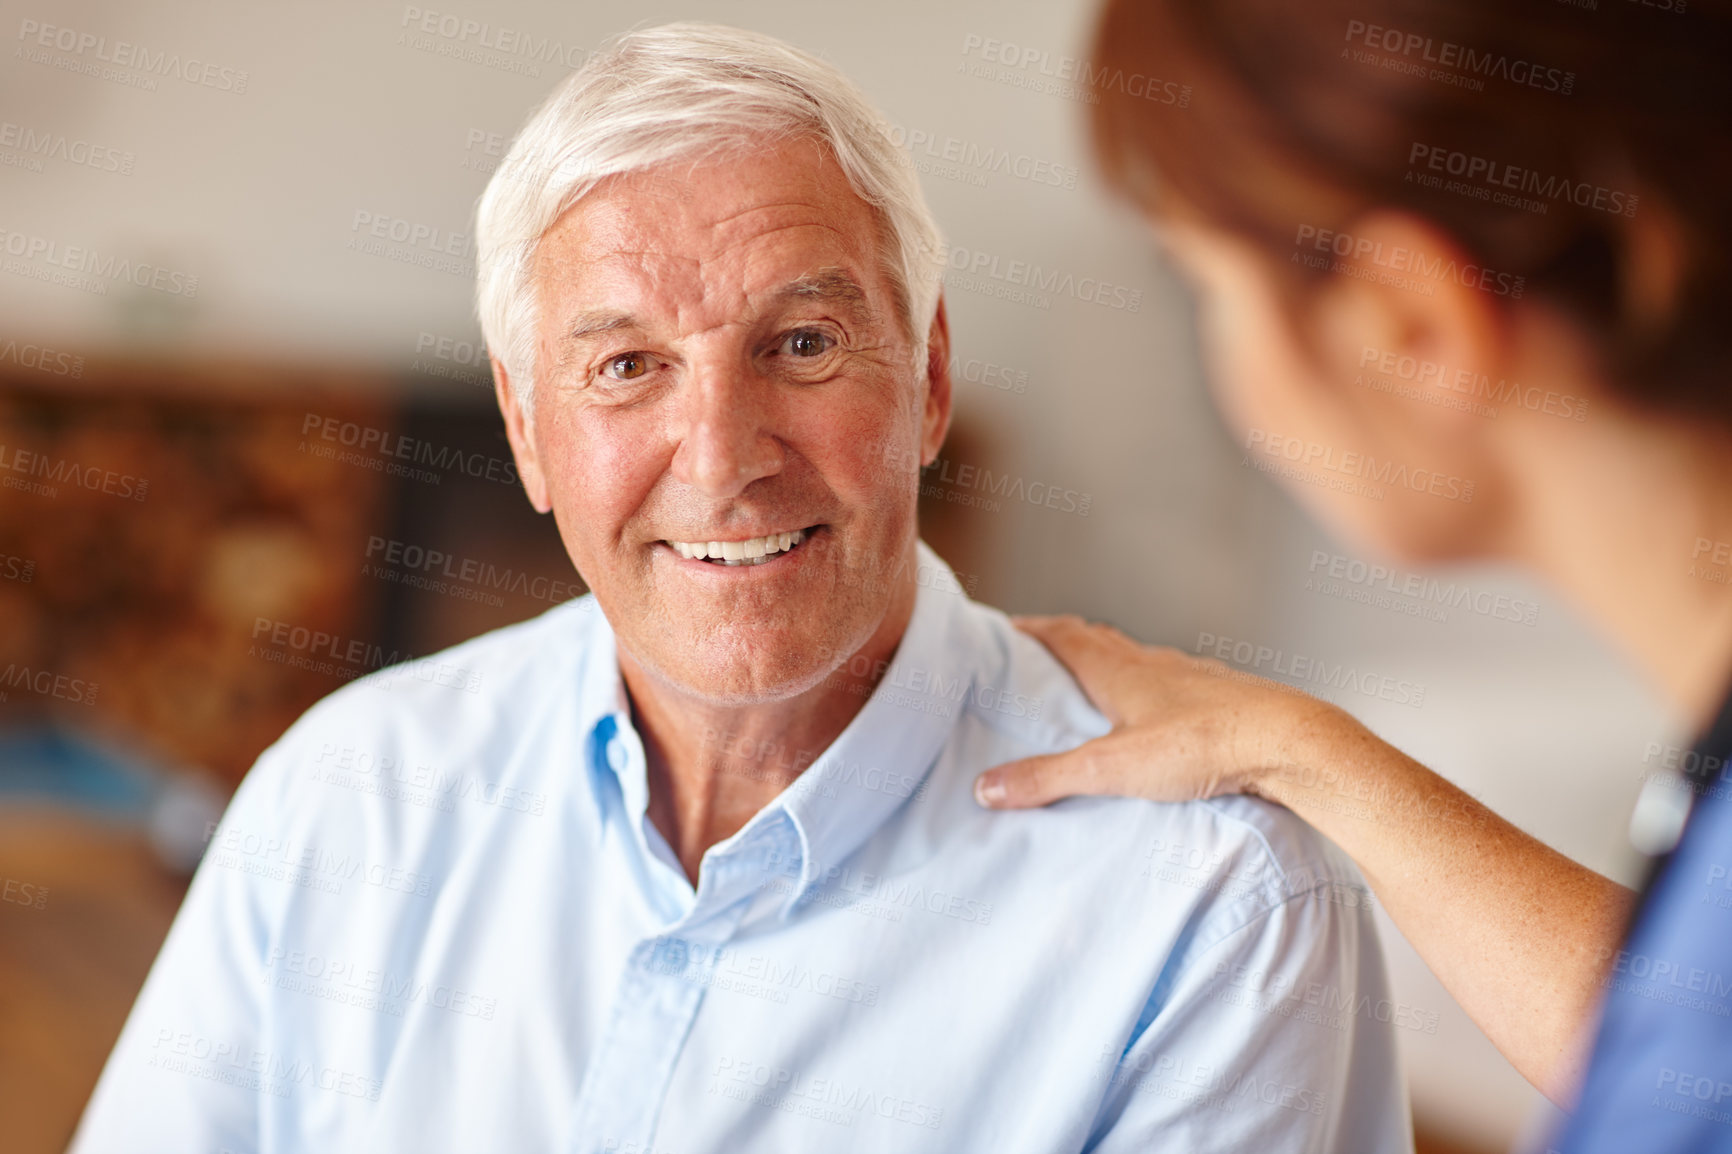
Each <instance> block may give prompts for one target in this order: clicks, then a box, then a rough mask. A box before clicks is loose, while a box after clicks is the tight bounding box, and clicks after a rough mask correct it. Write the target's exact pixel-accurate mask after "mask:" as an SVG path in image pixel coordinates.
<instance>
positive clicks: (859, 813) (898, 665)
mask: <svg viewBox="0 0 1732 1154" xmlns="http://www.w3.org/2000/svg"><path fill="white" fill-rule="evenodd" d="M916 555H917V558H918V568H917V570H916V577H917V588H916V593H915V599H914V612H913V614H912V615H911V616H910V618H909V621H908V627H907V629H906V630H905V631H904V632H903V635H902V640H901V642H900V643H899V644H898V645H897V647H896V654H895V656H894V657H893V658H892V659H891V661H890V664H889V666H888V667H887V668H886V669H885V671H884V675H883V677H882V678H881V679H880V681H879V683H878V686H877V688H876V689H875V690H874V692H873V694H872V696H871V697H870V698H868V699H867V701H866V704H865V705H864V706H863V707H862V708H861V710H860V712H859V713H857V714H855V716H854V719H853V720H852V721H851V722H849V724H848V726H847V728H845V729H844V730H843V731H842V733H841V734H840V735H839V736H838V737H837V738H836V740H835V741H833V742H831V743H830V745H829V746H828V747H827V748H826V749H825V750H824V752H823V753H822V754H820V755H819V756H818V757H817V759H816V760H814V761H813V763H812V764H811V765H810V766H808V767H807V768H806V770H805V772H804V773H802V774H801V775H800V777H799V778H798V779H797V780H796V781H795V782H794V783H793V784H792V785H790V786H789V787H788V788H787V789H785V790H783V791H782V793H781V794H780V795H778V796H777V797H776V798H775V799H774V800H773V801H771V802H770V803H769V804H768V805H766V806H765V807H764V809H763V810H761V811H759V812H758V813H757V814H755V815H754V816H753V817H752V819H751V820H750V821H748V822H747V823H746V825H745V826H744V827H743V828H741V829H740V830H739V832H737V833H735V834H734V835H733V836H732V837H730V838H728V839H727V840H726V841H723V842H721V843H719V845H718V846H717V847H715V848H714V849H712V851H711V859H712V861H713V860H715V859H717V858H720V857H724V856H726V855H728V854H730V853H732V852H740V853H746V852H753V851H756V852H762V851H763V850H764V849H765V847H766V846H773V843H774V841H775V840H776V839H773V838H769V837H766V836H765V834H766V833H767V832H768V831H769V830H770V829H771V828H773V827H774V826H775V825H777V824H779V823H781V822H784V821H786V822H788V823H789V824H791V825H792V828H793V833H794V837H795V840H796V842H797V847H798V853H799V861H798V862H797V863H795V862H793V861H791V860H789V859H788V857H787V856H786V855H783V856H781V857H779V858H777V859H775V860H776V862H777V865H776V866H775V867H773V868H774V870H775V872H781V873H787V874H790V875H791V874H792V873H793V871H794V866H795V865H796V864H797V865H798V870H799V872H798V881H797V883H796V884H795V885H794V886H793V888H792V891H791V892H790V894H789V897H788V901H787V903H786V904H785V905H784V906H783V913H784V915H786V914H787V913H789V912H791V911H792V910H793V909H794V908H795V906H796V905H798V903H799V902H800V901H801V900H802V899H803V898H805V897H806V896H807V895H808V894H810V893H812V892H813V891H815V890H817V889H818V888H820V887H821V886H822V885H823V884H824V883H825V882H826V881H828V880H829V879H830V878H831V877H834V876H835V872H836V871H837V870H838V869H839V867H840V866H841V864H842V862H843V861H844V860H845V859H846V858H847V857H848V856H849V855H850V854H852V853H853V852H854V851H855V850H856V849H858V848H859V847H860V845H861V843H862V842H864V841H865V840H866V839H867V838H868V837H870V836H872V834H873V833H875V832H877V830H878V829H879V827H881V826H882V825H883V824H884V823H885V821H887V820H888V819H889V818H890V816H891V815H892V814H893V813H895V812H896V811H897V810H898V809H900V808H901V807H902V805H904V804H905V803H907V802H908V801H909V800H910V799H911V798H914V797H918V796H920V795H922V794H923V793H924V792H925V789H926V778H927V775H928V773H929V772H930V771H931V769H932V766H933V765H934V763H935V762H936V761H937V759H938V755H939V753H940V752H941V751H942V750H943V748H944V746H945V744H946V743H947V742H948V741H949V738H950V733H951V731H952V729H953V728H954V727H955V724H956V717H957V714H958V713H959V712H960V711H961V710H962V709H963V708H965V707H966V705H967V702H968V699H969V696H970V694H971V693H972V690H973V666H974V662H973V661H972V659H971V658H972V654H971V653H970V652H969V647H968V646H967V645H966V644H965V643H964V638H963V637H962V636H961V633H962V631H963V620H962V616H961V614H962V608H963V606H964V605H965V604H966V600H967V599H966V595H965V594H964V593H963V591H962V588H961V586H960V584H959V583H958V582H957V580H956V577H955V575H954V574H953V573H952V572H951V570H950V567H949V566H947V565H946V564H945V563H944V562H943V561H942V560H940V559H939V557H938V555H937V554H936V553H934V552H932V550H931V549H929V548H928V547H927V546H926V543H925V542H920V543H918V546H917V554H916ZM580 701H581V703H582V704H581V716H580V721H581V724H582V725H583V727H584V728H583V731H582V732H585V733H586V734H587V735H588V751H589V754H590V756H589V763H590V767H591V770H592V775H593V781H594V784H595V786H596V788H597V798H596V800H597V813H598V815H599V816H600V819H601V820H602V821H603V822H605V821H606V819H607V812H608V809H609V806H608V805H607V802H606V794H610V793H612V792H613V790H614V789H617V790H618V791H619V793H618V796H619V798H620V800H621V801H622V802H623V803H624V815H625V816H626V817H627V819H628V822H629V823H630V824H631V825H633V826H638V825H641V823H642V819H643V815H644V814H645V812H646V811H647V809H648V806H649V785H648V777H647V768H646V765H645V761H644V754H643V746H642V743H641V742H640V740H639V738H638V735H637V733H636V731H635V729H634V728H633V727H632V724H631V709H630V704H629V702H628V700H627V697H626V692H625V683H624V679H623V678H622V677H621V675H620V671H619V653H618V648H617V642H616V641H615V638H614V634H613V630H612V628H611V626H609V625H608V624H607V622H606V618H605V617H603V618H602V619H601V620H600V621H598V622H597V628H596V629H595V631H594V632H593V634H592V641H591V644H590V645H589V646H587V647H586V653H585V661H584V670H583V674H582V683H581V691H580ZM790 848H792V847H790ZM776 852H777V853H778V854H780V853H781V851H780V850H777V851H776Z"/></svg>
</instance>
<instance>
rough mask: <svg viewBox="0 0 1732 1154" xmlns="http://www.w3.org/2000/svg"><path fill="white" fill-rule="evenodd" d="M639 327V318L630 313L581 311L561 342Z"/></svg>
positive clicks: (568, 342)
mask: <svg viewBox="0 0 1732 1154" xmlns="http://www.w3.org/2000/svg"><path fill="white" fill-rule="evenodd" d="M637 327H638V322H637V318H636V317H634V316H632V315H631V314H630V313H579V314H578V315H577V316H576V317H575V318H574V319H573V320H572V322H571V324H570V326H569V327H567V328H566V330H565V335H564V336H563V337H562V338H560V339H561V343H564V344H571V343H574V342H576V341H581V340H587V339H588V338H590V337H593V336H596V335H598V334H600V333H611V332H617V331H618V330H620V329H633V328H637Z"/></svg>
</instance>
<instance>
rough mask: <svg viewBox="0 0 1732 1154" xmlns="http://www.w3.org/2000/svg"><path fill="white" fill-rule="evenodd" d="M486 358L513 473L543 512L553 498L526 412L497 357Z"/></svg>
mask: <svg viewBox="0 0 1732 1154" xmlns="http://www.w3.org/2000/svg"><path fill="white" fill-rule="evenodd" d="M487 359H488V360H489V361H491V362H492V364H493V396H494V399H495V400H497V401H498V402H499V411H500V413H501V414H503V415H504V417H505V436H506V438H507V439H508V440H509V441H510V442H511V455H512V456H513V457H515V458H517V475H518V476H519V477H520V478H522V479H523V489H524V491H525V492H526V493H528V494H529V503H530V504H531V505H533V506H535V511H536V512H537V513H546V512H548V511H549V510H551V509H552V508H553V501H552V500H551V499H549V497H548V495H547V478H546V477H545V476H544V475H543V474H542V472H541V460H540V458H539V457H538V456H537V455H536V452H535V436H534V430H533V429H532V427H531V422H530V420H529V414H528V413H526V412H525V411H524V409H523V406H522V405H521V404H519V403H518V400H517V391H516V390H515V389H513V388H512V387H511V378H510V376H509V375H508V374H507V373H506V371H505V366H504V365H503V364H502V363H500V360H499V358H498V357H496V356H493V355H492V354H491V353H489V354H488V357H487Z"/></svg>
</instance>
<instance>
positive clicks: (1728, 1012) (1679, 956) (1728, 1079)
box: [1547, 787, 1732, 1154]
mask: <svg viewBox="0 0 1732 1154" xmlns="http://www.w3.org/2000/svg"><path fill="white" fill-rule="evenodd" d="M1728 959H1732V796H1729V795H1728V794H1727V793H1726V791H1725V790H1724V789H1723V788H1720V787H1716V788H1715V789H1713V790H1711V791H1707V792H1705V793H1704V795H1703V797H1701V798H1700V799H1698V801H1697V802H1696V806H1695V812H1693V813H1692V814H1691V816H1690V821H1689V825H1688V826H1687V827H1686V830H1685V834H1684V839H1683V841H1682V842H1681V843H1680V844H1679V846H1678V848H1677V850H1676V852H1675V853H1674V854H1673V856H1672V860H1671V862H1670V863H1669V864H1668V865H1667V867H1666V869H1665V870H1664V872H1663V873H1661V874H1660V876H1659V877H1658V878H1657V879H1656V881H1655V883H1654V886H1653V889H1652V891H1651V892H1650V893H1649V894H1648V897H1647V901H1646V902H1645V904H1644V905H1643V907H1642V911H1641V915H1640V916H1639V917H1638V919H1637V921H1636V924H1635V927H1634V932H1633V934H1632V936H1631V939H1630V941H1629V943H1628V944H1627V945H1626V947H1625V948H1624V949H1622V950H1619V951H1618V953H1617V954H1616V955H1615V956H1614V957H1613V958H1612V959H1611V964H1610V970H1611V972H1610V973H1609V974H1608V975H1607V976H1606V978H1605V981H1604V988H1605V1004H1604V1006H1603V1008H1602V1010H1601V1019H1600V1027H1599V1033H1598V1037H1597V1038H1596V1040H1595V1044H1594V1051H1593V1056H1592V1058H1591V1059H1590V1060H1589V1065H1588V1072H1587V1077H1586V1080H1585V1082H1584V1083H1583V1087H1582V1091H1581V1093H1580V1095H1579V1100H1578V1102H1577V1105H1576V1109H1575V1111H1574V1114H1573V1116H1572V1117H1571V1118H1570V1119H1569V1120H1568V1123H1567V1125H1566V1126H1565V1128H1564V1131H1563V1133H1561V1134H1560V1135H1558V1136H1557V1137H1556V1138H1555V1139H1554V1140H1553V1141H1552V1142H1551V1143H1549V1144H1548V1146H1547V1149H1548V1150H1559V1151H1563V1152H1564V1154H1623V1152H1624V1151H1629V1150H1642V1151H1649V1152H1652V1154H1685V1152H1698V1151H1710V1150H1716V1151H1725V1150H1732V964H1729V962H1728Z"/></svg>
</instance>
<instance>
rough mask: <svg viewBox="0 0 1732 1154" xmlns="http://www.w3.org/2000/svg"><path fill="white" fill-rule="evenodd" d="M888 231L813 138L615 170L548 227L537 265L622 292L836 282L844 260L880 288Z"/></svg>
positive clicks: (864, 286) (749, 289) (856, 278)
mask: <svg viewBox="0 0 1732 1154" xmlns="http://www.w3.org/2000/svg"><path fill="white" fill-rule="evenodd" d="M881 241H882V237H881V233H880V225H879V221H878V217H877V214H876V213H874V212H873V210H872V209H871V207H870V206H869V205H867V204H866V202H865V201H863V200H862V199H860V197H859V195H858V194H856V193H855V192H854V190H853V188H852V186H851V185H849V184H848V182H847V180H846V178H845V177H844V176H843V175H842V173H841V170H840V168H839V167H838V166H837V165H836V164H835V162H834V161H833V160H829V159H828V157H827V155H826V154H823V153H822V152H820V151H819V150H817V149H814V148H810V147H808V148H804V149H796V150H784V151H779V152H776V153H773V154H768V155H765V154H754V155H752V156H748V157H741V158H736V159H733V160H727V159H723V160H719V161H709V162H704V163H701V164H693V163H687V164H683V165H664V166H661V167H660V168H656V169H650V170H646V171H642V172H635V173H630V174H625V175H622V176H616V177H610V178H608V179H607V180H606V181H604V182H602V183H601V184H600V185H598V186H597V187H596V188H595V189H594V190H592V191H591V192H590V194H589V195H587V196H585V197H584V198H583V200H581V201H579V202H578V203H577V204H576V205H573V206H572V208H571V209H570V210H568V211H567V212H566V213H565V215H564V216H562V217H561V218H560V220H559V221H558V222H556V223H555V225H554V227H553V228H552V229H550V230H549V231H548V233H547V235H546V236H545V237H544V238H543V241H542V244H541V245H540V246H539V248H538V252H537V270H536V271H537V275H538V277H546V278H551V279H554V280H556V281H559V282H563V283H565V284H566V285H568V286H572V287H575V285H576V284H578V283H581V284H583V285H584V286H585V288H591V289H599V290H608V291H614V292H621V291H639V292H641V291H646V290H647V291H652V292H653V291H687V292H693V291H696V292H711V293H714V292H732V293H741V292H743V293H747V294H762V293H774V292H779V291H780V290H782V289H783V288H784V287H785V286H787V285H789V284H791V283H793V282H796V281H801V280H805V281H809V282H811V286H812V287H813V288H814V289H816V288H818V287H824V288H829V289H834V288H836V287H838V284H837V278H836V276H835V273H836V272H837V271H838V270H840V271H841V272H843V273H846V274H848V276H849V277H850V278H851V279H852V281H853V282H854V286H855V287H856V288H857V289H858V290H860V291H861V292H863V293H870V294H872V295H876V292H875V291H874V290H877V289H881V288H883V287H884V286H881V285H879V284H876V283H875V282H876V281H878V280H879V279H880V277H879V266H880V262H879V260H878V259H877V256H878V253H879V252H880V251H881V249H880V245H881ZM550 287H551V286H550ZM560 295H564V294H560Z"/></svg>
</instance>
